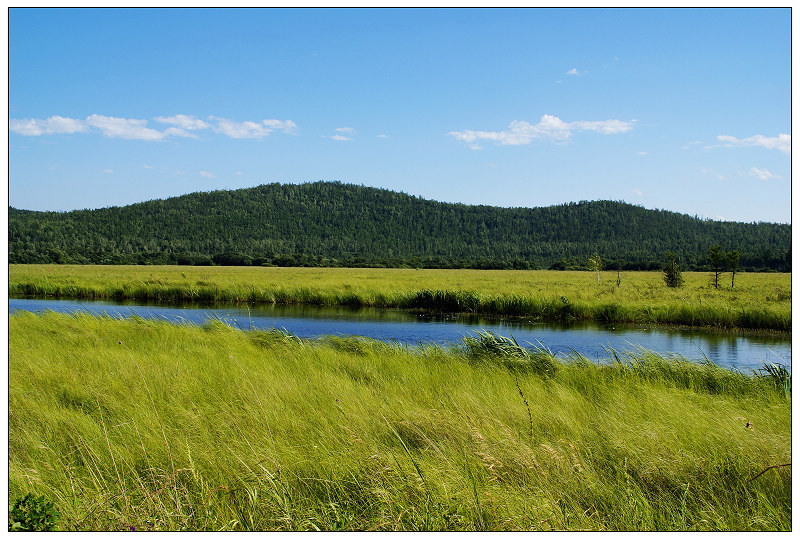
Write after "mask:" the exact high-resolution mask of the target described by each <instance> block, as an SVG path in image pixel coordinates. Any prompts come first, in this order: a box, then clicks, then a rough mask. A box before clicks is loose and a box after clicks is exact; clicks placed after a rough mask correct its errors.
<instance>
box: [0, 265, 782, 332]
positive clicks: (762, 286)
mask: <svg viewBox="0 0 800 539" xmlns="http://www.w3.org/2000/svg"><path fill="white" fill-rule="evenodd" d="M683 275H684V278H685V284H684V286H683V287H681V288H677V289H674V288H668V287H667V286H666V285H665V284H664V281H663V278H662V274H661V273H659V272H622V273H621V274H620V281H621V282H620V285H619V286H617V283H616V281H617V273H616V272H601V281H600V284H599V285H598V284H597V280H596V275H595V274H594V273H592V272H582V271H545V270H539V271H502V270H497V271H494V270H492V271H488V270H413V269H352V268H266V267H195V266H68V265H63V266H62V265H11V266H10V267H9V294H11V295H20V296H25V295H27V296H50V297H71V298H96V299H101V298H106V299H118V300H121V299H136V300H142V301H164V302H178V301H197V302H209V303H210V302H253V303H308V304H317V305H354V306H358V305H364V306H375V307H400V308H416V309H431V310H439V311H450V312H476V313H482V314H489V315H513V316H527V317H533V318H540V319H544V320H597V321H603V322H619V323H624V322H630V323H644V324H677V325H687V326H716V327H725V328H748V329H768V330H777V331H785V332H789V331H791V294H792V289H791V274H768V273H740V274H737V276H736V282H735V287H734V288H731V286H730V275H726V276H723V280H722V282H721V284H722V285H721V287H720V288H719V289H716V288H714V287H713V286H711V282H710V276H709V274H706V273H684V274H683Z"/></svg>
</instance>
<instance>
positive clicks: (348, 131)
mask: <svg viewBox="0 0 800 539" xmlns="http://www.w3.org/2000/svg"><path fill="white" fill-rule="evenodd" d="M334 131H336V134H335V135H322V138H329V139H331V140H339V141H346V140H354V139H353V137H352V136H348V135H355V134H356V133H357V131H356V130H355V129H353V128H352V127H337V128H335V129H334Z"/></svg>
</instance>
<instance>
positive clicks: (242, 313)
mask: <svg viewBox="0 0 800 539" xmlns="http://www.w3.org/2000/svg"><path fill="white" fill-rule="evenodd" d="M15 310H28V311H35V312H41V311H44V310H53V311H57V312H72V311H84V312H89V313H92V314H103V313H106V314H109V315H111V316H121V317H127V316H133V315H138V316H141V317H144V318H161V319H165V320H168V321H171V322H180V323H193V324H200V323H203V322H205V321H207V320H213V319H215V318H221V319H225V320H226V321H227V322H228V323H229V324H230V325H232V326H235V327H237V326H238V327H240V328H242V329H248V328H255V329H268V328H283V329H286V330H287V331H289V332H291V333H293V334H295V335H297V336H299V337H303V338H317V337H321V336H323V335H361V336H364V337H370V338H373V339H380V340H384V341H397V342H398V343H401V344H408V345H416V344H419V343H436V344H441V345H449V344H452V343H459V342H460V341H461V339H462V338H463V337H464V336H465V335H469V334H471V333H474V332H475V331H478V330H484V329H485V330H490V331H494V332H495V333H499V334H501V335H505V336H513V337H514V338H516V339H517V341H518V342H520V343H521V344H525V343H530V346H539V345H540V344H541V345H543V346H545V347H547V348H548V349H549V350H551V351H552V352H554V353H556V354H558V355H561V356H567V355H569V354H571V353H573V352H578V353H580V354H582V355H584V356H586V357H588V358H590V359H596V360H603V359H605V358H608V357H609V352H608V348H613V349H614V350H616V351H618V352H624V351H626V350H627V351H633V350H635V349H636V348H637V347H643V348H645V349H648V350H652V351H655V352H658V353H660V354H667V355H668V354H679V355H681V356H683V357H686V358H688V359H693V360H697V361H702V360H704V359H706V358H707V359H709V360H711V361H713V362H715V363H717V364H719V365H722V366H725V367H729V368H738V369H739V370H742V371H743V372H749V371H750V370H751V369H758V368H760V367H761V366H762V364H763V362H775V363H782V364H784V365H787V366H788V367H791V338H790V337H783V338H782V337H778V336H765V335H738V334H734V333H719V332H713V331H707V330H697V329H694V330H693V329H669V328H658V329H655V328H651V327H636V326H620V325H600V324H593V323H573V324H566V325H565V324H557V323H551V322H548V323H545V322H537V321H534V320H531V319H513V320H511V319H496V318H486V317H481V316H477V315H463V314H462V315H438V316H437V315H429V314H413V313H409V312H405V311H400V310H388V309H369V308H347V307H317V306H311V305H259V306H249V307H248V306H240V305H217V306H214V307H213V308H209V307H203V306H198V305H179V306H164V305H153V304H144V303H134V302H122V303H113V302H100V301H72V300H41V299H10V300H9V313H12V312H14V311H15Z"/></svg>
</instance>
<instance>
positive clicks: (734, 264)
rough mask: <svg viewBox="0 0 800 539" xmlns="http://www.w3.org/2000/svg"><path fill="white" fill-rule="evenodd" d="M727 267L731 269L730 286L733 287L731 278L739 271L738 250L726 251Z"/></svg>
mask: <svg viewBox="0 0 800 539" xmlns="http://www.w3.org/2000/svg"><path fill="white" fill-rule="evenodd" d="M728 268H730V270H731V288H733V279H734V278H735V277H736V272H737V271H739V251H730V252H729V253H728Z"/></svg>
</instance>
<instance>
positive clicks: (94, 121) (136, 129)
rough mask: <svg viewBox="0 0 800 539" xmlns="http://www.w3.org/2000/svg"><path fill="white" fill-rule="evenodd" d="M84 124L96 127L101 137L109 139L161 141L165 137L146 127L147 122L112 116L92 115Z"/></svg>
mask: <svg viewBox="0 0 800 539" xmlns="http://www.w3.org/2000/svg"><path fill="white" fill-rule="evenodd" d="M86 123H87V124H88V125H90V126H92V127H96V128H97V129H99V130H100V131H101V132H102V133H103V135H105V136H107V137H109V138H125V139H136V140H161V139H162V138H164V136H165V135H164V133H162V132H161V131H156V130H155V129H150V128H149V127H146V125H147V120H135V119H131V118H115V117H113V116H101V115H100V114H92V115H91V116H89V117H88V118H86Z"/></svg>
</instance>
